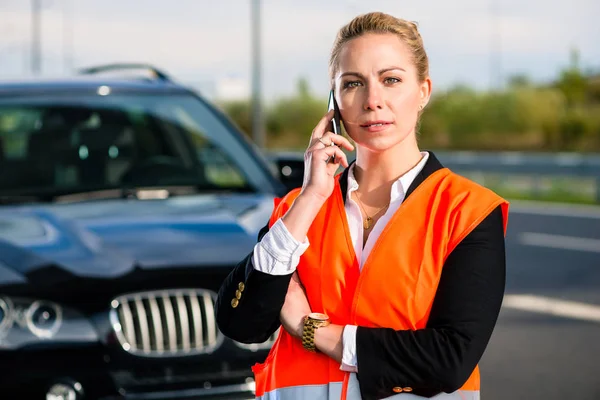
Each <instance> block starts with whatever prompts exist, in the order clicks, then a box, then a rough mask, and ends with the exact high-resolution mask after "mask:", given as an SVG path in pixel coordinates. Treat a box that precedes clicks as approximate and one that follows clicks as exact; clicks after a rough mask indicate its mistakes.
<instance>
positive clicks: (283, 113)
mask: <svg viewBox="0 0 600 400" xmlns="http://www.w3.org/2000/svg"><path fill="white" fill-rule="evenodd" d="M579 64H580V63H579V54H578V53H577V52H576V51H573V52H572V54H571V62H570V65H569V66H567V67H566V68H565V69H563V70H562V71H559V74H558V76H557V78H556V80H555V81H554V82H552V83H550V84H546V85H534V84H533V83H531V81H530V80H529V79H528V77H526V76H523V75H516V76H513V77H511V78H510V79H509V80H508V85H507V87H506V88H505V89H503V90H499V91H475V90H473V89H471V88H469V87H465V86H457V87H454V88H451V89H449V90H447V91H445V92H442V93H434V96H432V99H431V100H430V102H429V104H428V106H427V107H426V109H425V111H424V113H423V115H422V118H421V121H420V124H419V127H418V132H419V140H420V143H421V146H422V147H423V148H438V149H456V150H458V149H461V150H469V149H470V150H528V151H580V152H592V151H595V152H598V151H600V74H598V73H596V74H593V73H584V72H583V71H582V69H581V67H580V65H579ZM326 95H327V94H326V93H325V94H324V95H323V96H319V97H314V96H313V95H311V93H310V89H309V87H308V84H307V82H306V81H305V80H303V79H302V80H300V81H299V82H298V86H297V93H296V94H295V95H294V96H291V97H286V98H281V99H279V100H277V101H276V102H274V103H273V104H272V105H270V106H269V107H267V109H266V110H265V124H266V131H267V143H268V147H269V148H287V149H304V148H305V146H306V145H307V143H308V138H309V137H310V134H311V131H312V129H313V128H314V126H315V125H316V123H317V122H318V121H319V119H321V117H322V116H323V115H324V113H325V111H326V107H327V96H326ZM221 106H222V108H223V110H224V111H225V112H226V113H227V114H228V115H229V116H230V117H231V118H232V119H233V121H234V122H235V123H236V124H237V125H238V126H239V127H240V128H241V130H242V131H243V132H245V133H246V134H248V135H250V132H251V127H252V123H251V122H252V121H251V104H250V102H248V101H241V102H240V101H238V102H226V103H221Z"/></svg>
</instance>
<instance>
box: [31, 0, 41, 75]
mask: <svg viewBox="0 0 600 400" xmlns="http://www.w3.org/2000/svg"><path fill="white" fill-rule="evenodd" d="M40 11H41V0H31V73H32V74H34V75H39V73H40V71H41V69H42V67H41V63H42V57H41V54H40V53H41V37H40V34H41V32H40Z"/></svg>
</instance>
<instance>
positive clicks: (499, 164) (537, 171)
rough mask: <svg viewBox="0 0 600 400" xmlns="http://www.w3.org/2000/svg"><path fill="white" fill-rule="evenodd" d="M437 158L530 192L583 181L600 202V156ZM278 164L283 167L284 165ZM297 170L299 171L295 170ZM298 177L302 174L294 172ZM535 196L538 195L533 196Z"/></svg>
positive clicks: (295, 157) (457, 154) (284, 155)
mask: <svg viewBox="0 0 600 400" xmlns="http://www.w3.org/2000/svg"><path fill="white" fill-rule="evenodd" d="M433 152H434V153H435V155H436V156H437V157H438V158H439V159H440V161H441V162H442V164H444V165H445V166H446V167H448V168H450V169H451V170H453V171H455V172H457V173H461V174H469V175H477V174H479V176H480V177H484V176H486V175H500V176H506V177H518V176H527V177H529V178H531V182H532V184H531V191H532V192H533V193H534V195H535V194H536V193H539V192H541V191H542V189H541V187H542V186H543V185H542V183H541V181H542V180H543V179H545V178H557V179H559V178H574V179H575V178H577V179H580V178H584V179H586V181H587V182H588V184H587V186H586V188H587V189H588V190H592V191H593V192H594V193H595V196H594V197H595V200H596V202H597V203H600V154H578V153H529V152H512V151H511V152H476V151H436V150H433ZM268 156H269V158H271V159H279V160H286V161H289V163H290V165H291V164H297V163H301V162H302V160H303V155H302V153H301V152H286V151H274V152H270V154H269V155H268ZM279 165H280V166H281V165H283V164H282V163H281V162H280V163H279ZM296 169H297V168H296ZM293 174H294V175H295V176H297V178H300V179H301V177H302V173H301V172H299V171H293ZM534 197H535V196H534Z"/></svg>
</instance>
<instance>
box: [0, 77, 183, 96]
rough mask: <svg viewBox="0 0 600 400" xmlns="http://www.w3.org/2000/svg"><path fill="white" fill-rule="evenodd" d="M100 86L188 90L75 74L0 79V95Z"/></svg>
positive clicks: (152, 81)
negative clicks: (56, 76)
mask: <svg viewBox="0 0 600 400" xmlns="http://www.w3.org/2000/svg"><path fill="white" fill-rule="evenodd" d="M101 86H108V87H109V88H110V89H111V90H117V91H128V92H130V91H135V92H156V91H160V92H173V91H175V92H189V89H188V88H186V87H184V86H183V85H181V84H178V83H176V82H173V81H171V80H161V79H143V78H135V79H134V78H131V79H126V78H114V77H99V76H76V77H66V78H32V79H23V80H9V81H0V95H6V94H15V93H19V94H27V93H39V92H44V93H52V92H64V91H97V90H98V88H99V87H101Z"/></svg>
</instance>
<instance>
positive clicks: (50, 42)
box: [0, 0, 600, 400]
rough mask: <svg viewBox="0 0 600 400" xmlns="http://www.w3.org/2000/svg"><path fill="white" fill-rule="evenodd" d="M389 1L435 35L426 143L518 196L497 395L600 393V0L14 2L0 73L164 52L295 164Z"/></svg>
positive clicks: (261, 142) (496, 339)
mask: <svg viewBox="0 0 600 400" xmlns="http://www.w3.org/2000/svg"><path fill="white" fill-rule="evenodd" d="M374 10H378V11H384V12H388V13H391V14H393V15H395V16H398V17H402V18H405V19H409V20H412V21H415V22H417V23H418V26H419V29H420V32H421V34H422V36H423V39H424V42H425V47H426V50H427V52H428V55H429V60H430V72H431V77H432V80H433V96H432V101H431V102H430V104H429V105H428V107H427V108H426V110H425V112H424V115H423V118H422V121H421V124H420V127H419V132H420V143H421V147H422V148H424V149H430V150H433V151H435V152H436V154H439V158H440V159H441V160H442V162H443V163H444V164H446V165H447V166H449V167H450V168H452V169H454V170H456V171H457V172H460V173H463V174H464V175H466V176H469V177H471V178H472V179H475V180H477V181H478V182H480V183H482V184H484V185H486V186H488V187H490V188H491V189H493V190H495V191H497V192H498V193H500V194H501V195H503V196H506V197H507V198H508V199H509V200H511V202H512V204H513V206H512V209H513V214H511V215H512V216H511V220H510V221H509V234H508V236H507V246H508V272H507V296H506V300H505V304H504V307H503V310H502V314H501V316H500V320H499V322H498V326H497V329H496V331H495V333H494V336H493V337H492V341H491V343H490V346H489V347H488V350H487V351H486V354H485V355H484V359H483V360H482V396H483V397H482V398H484V399H492V400H493V399H506V398H509V399H564V398H573V399H596V400H598V399H600V375H599V374H598V370H599V369H600V361H599V359H600V206H599V204H600V45H599V43H600V23H598V18H599V17H600V2H598V1H597V0H572V1H569V2H561V1H558V0H518V1H517V0H503V1H500V0H483V1H475V0H456V1H452V2H449V1H443V0H428V1H418V2H417V1H414V2H400V1H392V0H389V1H386V0H369V1H356V0H330V1H327V2H323V1H317V0H305V1H292V0H278V1H276V0H262V1H258V0H221V1H219V2H216V1H212V2H209V1H205V0H196V1H192V0H176V1H171V2H164V1H156V0H146V1H144V2H142V1H126V2H125V1H117V0H104V1H95V0H0V80H2V81H17V80H22V79H31V78H35V79H49V78H59V77H68V76H71V75H72V74H74V72H75V71H76V70H77V69H79V68H82V67H87V66H91V65H97V64H106V63H111V62H135V63H137V62H143V63H149V64H152V65H155V66H157V67H159V68H161V69H162V70H165V71H168V73H169V74H170V75H171V76H172V77H174V78H175V79H176V81H177V82H180V83H182V84H183V85H186V86H188V87H191V88H193V89H195V90H197V91H198V92H199V93H200V94H201V95H202V96H203V97H205V98H207V99H208V100H209V101H210V102H212V103H214V104H215V105H216V106H217V107H218V108H219V109H221V110H222V111H223V112H224V113H225V114H226V115H227V116H228V117H229V118H230V119H231V120H232V121H233V122H234V123H235V125H237V127H238V128H239V129H240V130H241V131H242V132H243V133H244V134H245V135H247V137H248V138H249V139H250V140H251V141H252V142H253V143H254V144H255V145H256V146H257V147H258V148H259V149H260V150H261V151H262V152H263V153H264V154H265V155H267V156H268V157H269V156H271V155H274V154H283V153H285V154H289V157H290V162H292V161H293V160H294V159H295V158H294V157H298V155H300V156H301V152H302V151H303V149H304V147H305V146H306V144H307V141H308V138H309V135H310V132H311V131H312V129H313V127H314V125H315V124H316V122H317V121H318V120H319V119H320V118H321V117H322V115H323V114H324V112H325V111H326V106H327V96H328V92H329V82H328V76H327V63H328V59H329V51H330V49H331V45H332V43H333V40H334V38H335V35H336V32H337V30H338V29H339V28H340V27H341V26H342V25H343V24H345V23H346V22H348V21H349V20H350V19H351V18H352V17H354V16H355V15H357V14H360V13H364V12H368V11H374ZM295 160H296V161H297V158H296V159H295ZM0 173H5V172H0Z"/></svg>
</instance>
